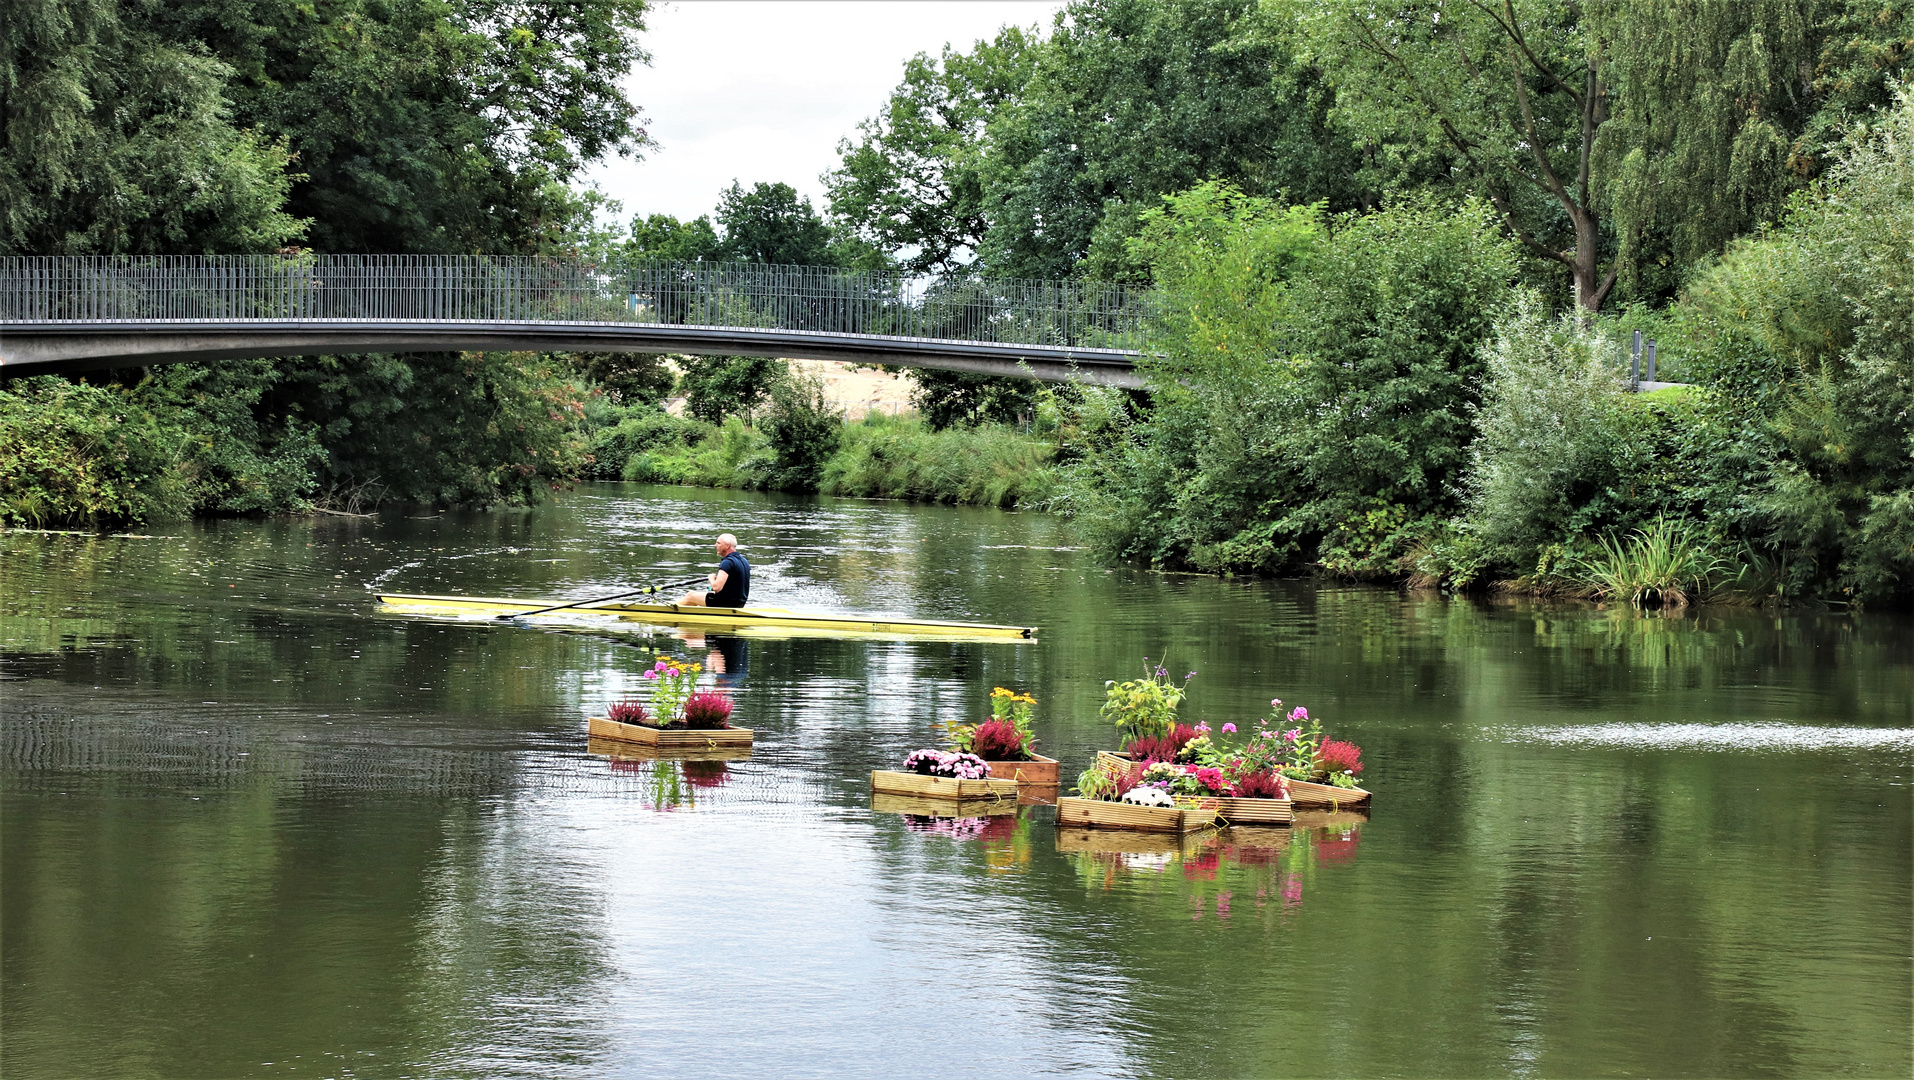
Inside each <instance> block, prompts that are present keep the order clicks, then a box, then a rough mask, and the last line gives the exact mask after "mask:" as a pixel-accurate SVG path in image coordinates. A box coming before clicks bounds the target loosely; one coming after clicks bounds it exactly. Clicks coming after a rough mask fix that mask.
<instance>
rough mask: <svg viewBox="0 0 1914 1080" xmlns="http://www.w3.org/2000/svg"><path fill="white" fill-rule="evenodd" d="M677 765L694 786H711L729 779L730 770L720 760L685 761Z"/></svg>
mask: <svg viewBox="0 0 1914 1080" xmlns="http://www.w3.org/2000/svg"><path fill="white" fill-rule="evenodd" d="M679 767H680V768H681V769H682V770H683V771H684V775H685V779H686V780H687V781H689V782H690V784H691V786H692V787H694V788H713V787H717V786H718V785H719V784H722V783H724V782H725V781H726V780H729V779H731V770H730V768H729V767H727V766H726V765H725V763H724V762H722V761H686V762H683V763H682V764H681V765H680V766H679Z"/></svg>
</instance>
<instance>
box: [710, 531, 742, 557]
mask: <svg viewBox="0 0 1914 1080" xmlns="http://www.w3.org/2000/svg"><path fill="white" fill-rule="evenodd" d="M714 546H715V547H716V548H717V549H718V558H720V559H722V558H724V557H725V556H726V555H729V554H731V553H732V552H734V551H736V550H738V538H737V537H735V536H732V535H731V534H730V533H719V534H718V542H717V544H715V545H714Z"/></svg>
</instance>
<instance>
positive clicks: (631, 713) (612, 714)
mask: <svg viewBox="0 0 1914 1080" xmlns="http://www.w3.org/2000/svg"><path fill="white" fill-rule="evenodd" d="M605 717H606V718H607V719H609V720H611V721H612V722H614V723H619V724H649V723H651V714H650V713H649V712H646V711H645V707H644V705H643V704H642V703H640V702H636V701H614V702H612V703H611V704H610V705H609V706H607V707H606V709H605Z"/></svg>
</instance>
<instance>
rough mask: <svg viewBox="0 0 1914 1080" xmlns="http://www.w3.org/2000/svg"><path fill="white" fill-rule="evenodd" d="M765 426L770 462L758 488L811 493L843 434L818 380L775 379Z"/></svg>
mask: <svg viewBox="0 0 1914 1080" xmlns="http://www.w3.org/2000/svg"><path fill="white" fill-rule="evenodd" d="M764 427H765V433H766V435H767V436H768V437H769V441H770V446H771V453H772V460H771V463H770V468H769V469H768V470H767V475H765V476H764V477H763V482H762V484H761V485H760V486H763V487H768V488H773V489H775V490H778V491H816V490H817V489H818V481H819V480H820V479H821V478H822V477H823V475H824V463H825V462H826V461H828V460H830V457H831V455H832V454H834V453H836V452H837V446H838V442H839V441H840V439H841V438H842V437H843V431H844V418H843V416H841V415H840V414H839V413H838V412H837V411H836V410H834V409H832V408H831V407H830V403H829V402H828V401H826V400H825V398H824V383H823V381H822V380H820V379H819V378H818V377H817V376H815V375H808V374H798V373H795V372H793V373H790V374H787V375H785V377H784V378H782V379H780V380H778V383H777V385H776V386H775V387H773V388H772V390H771V411H770V415H769V416H768V417H766V420H765V424H764Z"/></svg>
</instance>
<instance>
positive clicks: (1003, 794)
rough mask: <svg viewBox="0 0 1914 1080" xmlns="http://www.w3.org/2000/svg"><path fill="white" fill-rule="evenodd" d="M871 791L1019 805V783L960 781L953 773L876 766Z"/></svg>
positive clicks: (872, 776) (994, 780)
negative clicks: (920, 771)
mask: <svg viewBox="0 0 1914 1080" xmlns="http://www.w3.org/2000/svg"><path fill="white" fill-rule="evenodd" d="M871 790H872V791H873V792H883V793H885V794H888V795H913V796H918V797H923V798H931V799H1004V800H1007V801H1008V802H1009V803H1010V804H1011V805H1012V806H1015V805H1016V804H1017V782H1016V781H1015V780H998V779H995V778H986V779H983V780H958V779H956V778H955V777H950V776H925V775H923V774H922V773H914V772H899V771H896V770H893V769H875V770H872V772H871Z"/></svg>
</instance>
